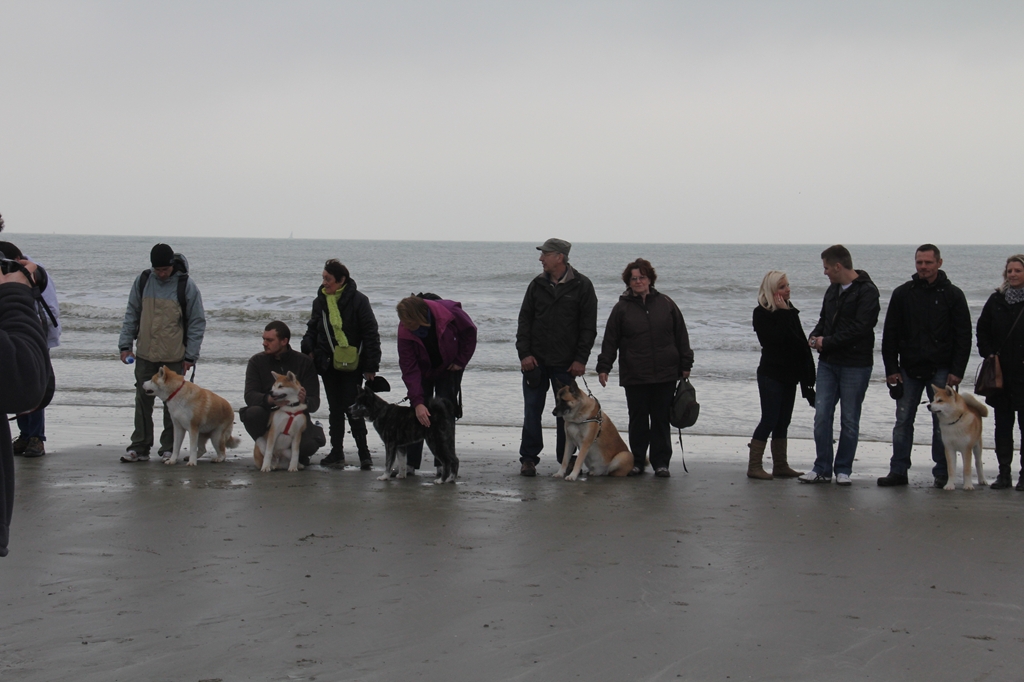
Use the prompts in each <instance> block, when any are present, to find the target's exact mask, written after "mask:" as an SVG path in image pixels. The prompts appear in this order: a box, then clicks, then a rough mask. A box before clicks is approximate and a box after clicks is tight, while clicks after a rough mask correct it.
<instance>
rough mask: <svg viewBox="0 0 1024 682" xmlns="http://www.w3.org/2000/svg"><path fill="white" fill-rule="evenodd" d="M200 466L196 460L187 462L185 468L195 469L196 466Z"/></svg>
mask: <svg viewBox="0 0 1024 682" xmlns="http://www.w3.org/2000/svg"><path fill="white" fill-rule="evenodd" d="M198 464H199V462H198V461H196V460H194V459H189V460H188V461H187V462H185V466H190V467H194V466H196V465H198Z"/></svg>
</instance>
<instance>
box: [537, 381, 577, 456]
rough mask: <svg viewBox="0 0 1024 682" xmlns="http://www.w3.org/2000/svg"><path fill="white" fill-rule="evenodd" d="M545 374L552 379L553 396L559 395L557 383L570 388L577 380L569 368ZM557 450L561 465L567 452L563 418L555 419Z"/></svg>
mask: <svg viewBox="0 0 1024 682" xmlns="http://www.w3.org/2000/svg"><path fill="white" fill-rule="evenodd" d="M545 372H546V373H547V375H548V377H549V378H550V379H551V393H552V395H557V393H558V390H557V389H556V388H555V382H556V381H557V382H558V383H560V384H562V385H563V386H568V385H569V384H571V383H572V382H573V381H575V380H576V377H574V376H573V375H571V374H569V368H568V367H564V368H563V367H546V368H545ZM581 390H583V389H581ZM555 448H556V449H557V453H556V457H555V458H556V459H557V460H558V463H559V464H561V463H562V455H563V453H564V452H565V422H564V421H562V418H561V417H555ZM572 452H573V453H575V452H576V448H572ZM568 464H572V462H569V463H568ZM568 464H567V465H566V468H568Z"/></svg>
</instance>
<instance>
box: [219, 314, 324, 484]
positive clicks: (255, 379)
mask: <svg viewBox="0 0 1024 682" xmlns="http://www.w3.org/2000/svg"><path fill="white" fill-rule="evenodd" d="M291 338H292V332H291V330H290V329H289V328H288V325H286V324H285V323H284V322H281V321H280V320H274V321H273V322H270V323H269V324H267V326H266V328H265V329H264V330H263V352H262V353H257V354H256V355H254V356H252V357H251V358H249V364H248V366H246V368H245V407H243V408H242V409H240V410H239V411H238V416H239V417H240V418H241V420H242V425H243V426H244V427H245V430H246V432H247V433H248V434H249V435H250V436H252V439H253V440H256V439H258V438H260V437H261V436H263V435H265V434H266V433H267V428H268V427H269V426H270V413H271V412H273V411H274V410H276V409H278V405H276V404H275V403H274V401H273V400H272V399H271V397H270V389H271V388H273V387H274V375H273V374H271V372H277V373H278V374H288V372H294V373H295V378H296V379H298V380H299V383H300V384H302V389H301V390H300V391H299V402H303V403H306V408H307V409H306V418H307V423H308V424H309V426H307V427H306V430H305V431H303V432H302V443H301V444H300V446H299V462H301V463H302V464H303V466H305V465H307V464H309V457H310V455H312V454H313V453H314V452H316V451H317V449H319V447H320V446H321V445H324V444H325V443H326V442H327V440H326V438H325V437H324V431H323V429H322V428H320V427H319V426H317V425H316V424H314V423H313V422H312V421H311V420H309V415H310V414H311V413H313V412H316V411H317V410H319V409H320V380H319V379H318V378H317V376H316V369H315V368H314V367H313V361H312V360H310V359H309V358H308V357H306V356H305V355H303V354H302V353H297V352H295V351H294V350H292V347H291V344H290V343H289V342H290V341H291Z"/></svg>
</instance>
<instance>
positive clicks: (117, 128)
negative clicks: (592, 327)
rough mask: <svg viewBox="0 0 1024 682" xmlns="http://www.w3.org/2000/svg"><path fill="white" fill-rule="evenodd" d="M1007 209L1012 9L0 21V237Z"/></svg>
mask: <svg viewBox="0 0 1024 682" xmlns="http://www.w3.org/2000/svg"><path fill="white" fill-rule="evenodd" d="M1022 199H1024V3H1022V2H1005V3H990V2H958V3H941V2H937V1H930V2H923V3H899V2H894V1H892V0H889V1H886V2H878V3H869V2H843V3H839V2H824V1H821V0H815V1H814V2H760V1H758V2H754V1H751V2H736V3H730V2H721V1H718V0H716V1H714V2H711V1H708V2H682V1H673V2H622V3H605V2H576V3H560V2H553V1H551V0H546V1H544V2H536V3H533V2H523V1H522V0H516V1H515V2H512V1H509V2H504V3H499V2H467V3H447V2H428V1H426V0H422V1H418V2H383V1H380V0H376V1H374V2H351V3H343V2H252V1H247V2H238V3H235V2H209V1H207V0H203V1H202V2H194V3H193V2H183V1H181V0H176V1H174V2H158V1H152V0H151V1H147V2H134V1H132V2H42V1H38V0H33V1H30V2H16V1H14V0H3V1H2V2H0V213H2V214H3V216H4V218H5V220H6V222H7V229H8V230H9V231H11V232H22V233H25V232H32V233H50V232H56V233H78V234H146V235H176V234H177V235H200V236H201V235H217V236H239V237H287V236H289V234H291V233H294V236H295V237H296V238H300V237H301V238H309V237H323V238H384V239H454V240H463V239H468V240H531V241H536V240H539V239H543V238H546V237H549V236H559V237H563V238H566V239H569V240H571V241H626V242H758V243H760V242H793V243H814V244H820V243H833V242H845V243H914V244H917V243H920V242H923V241H934V242H937V243H945V244H949V243H1008V244H1014V243H1020V242H1021V241H1022V239H1021V228H1022V226H1024V221H1022V218H1024V201H1022Z"/></svg>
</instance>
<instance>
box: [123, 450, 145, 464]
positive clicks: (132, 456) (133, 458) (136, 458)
mask: <svg viewBox="0 0 1024 682" xmlns="http://www.w3.org/2000/svg"><path fill="white" fill-rule="evenodd" d="M121 461H122V462H124V463H126V464H130V463H132V462H148V461H149V455H140V454H138V453H137V452H135V451H134V450H129V451H128V452H126V453H125V454H123V455H121Z"/></svg>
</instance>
